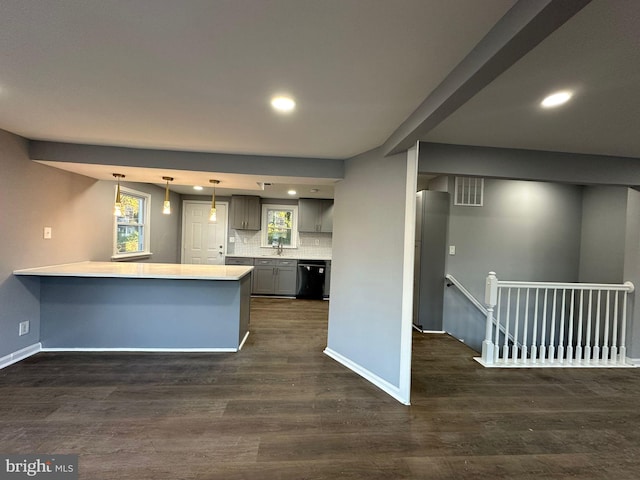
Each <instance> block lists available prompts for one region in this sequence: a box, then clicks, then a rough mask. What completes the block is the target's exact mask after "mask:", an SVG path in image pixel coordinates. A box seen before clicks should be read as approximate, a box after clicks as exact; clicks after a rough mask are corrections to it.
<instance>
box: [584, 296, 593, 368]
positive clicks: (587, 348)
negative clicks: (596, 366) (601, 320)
mask: <svg viewBox="0 0 640 480" xmlns="http://www.w3.org/2000/svg"><path fill="white" fill-rule="evenodd" d="M592 303H593V290H589V308H588V309H587V340H586V342H585V346H584V358H585V360H587V361H588V362H590V361H591V360H592V356H591V354H592V351H591V313H592V308H591V304H592Z"/></svg>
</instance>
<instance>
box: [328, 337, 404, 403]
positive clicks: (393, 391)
mask: <svg viewBox="0 0 640 480" xmlns="http://www.w3.org/2000/svg"><path fill="white" fill-rule="evenodd" d="M324 353H325V355H327V356H329V357H331V358H333V359H334V360H335V361H336V362H338V363H341V364H342V365H344V366H345V367H347V368H348V369H349V370H352V371H353V372H355V373H357V374H358V375H360V376H361V377H362V378H364V379H365V380H368V381H369V382H371V383H373V384H374V385H375V386H376V387H378V388H379V389H380V390H382V391H383V392H385V393H388V394H389V395H391V396H392V397H393V398H395V399H396V400H398V401H399V402H400V403H403V404H404V405H409V404H410V403H409V402H408V401H407V399H405V398H403V397H402V395H401V393H400V389H399V388H398V387H396V386H395V385H392V384H390V383H389V382H387V381H386V380H385V379H383V378H380V377H379V376H378V375H376V374H375V373H372V372H371V371H370V370H367V369H366V368H364V367H362V366H360V365H358V364H357V363H355V362H353V361H351V360H349V359H348V358H347V357H345V356H343V355H341V354H339V353H338V352H336V351H335V350H332V349H330V348H329V347H327V348H325V349H324Z"/></svg>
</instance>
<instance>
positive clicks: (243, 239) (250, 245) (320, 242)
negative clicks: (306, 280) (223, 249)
mask: <svg viewBox="0 0 640 480" xmlns="http://www.w3.org/2000/svg"><path fill="white" fill-rule="evenodd" d="M231 237H233V238H234V242H233V243H231V242H227V255H248V256H253V255H255V256H260V255H264V254H265V253H268V252H269V250H273V248H271V247H261V246H260V238H261V232H252V231H249V230H234V229H229V238H231ZM331 237H332V235H331V234H330V233H298V248H285V249H284V251H283V254H282V256H283V257H296V258H303V257H305V256H307V257H310V258H313V257H331Z"/></svg>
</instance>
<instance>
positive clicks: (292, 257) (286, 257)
mask: <svg viewBox="0 0 640 480" xmlns="http://www.w3.org/2000/svg"><path fill="white" fill-rule="evenodd" d="M227 257H239V258H273V259H276V260H325V261H327V262H330V261H331V257H330V256H327V255H260V254H258V255H237V254H235V253H228V254H227Z"/></svg>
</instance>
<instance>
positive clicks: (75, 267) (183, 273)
mask: <svg viewBox="0 0 640 480" xmlns="http://www.w3.org/2000/svg"><path fill="white" fill-rule="evenodd" d="M251 270H253V267H251V266H245V265H190V264H189V265H187V264H176V263H135V262H79V263H67V264H64V265H50V266H46V267H38V268H26V269H23V270H15V271H14V272H13V274H14V275H34V276H45V277H98V278H100V277H102V278H112V277H117V278H164V279H173V280H240V279H241V278H242V277H244V276H245V275H247V274H249V273H250V272H251Z"/></svg>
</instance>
